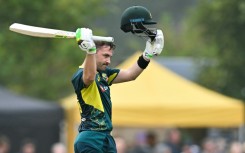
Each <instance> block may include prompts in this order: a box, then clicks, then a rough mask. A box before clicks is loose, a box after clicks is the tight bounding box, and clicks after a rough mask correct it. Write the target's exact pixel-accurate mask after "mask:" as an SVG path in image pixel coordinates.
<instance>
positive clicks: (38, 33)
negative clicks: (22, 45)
mask: <svg viewBox="0 0 245 153" xmlns="http://www.w3.org/2000/svg"><path fill="white" fill-rule="evenodd" d="M9 30H11V31H13V32H17V33H20V34H24V35H29V36H34V37H43V38H76V33H75V32H71V31H64V30H57V29H49V28H42V27H36V26H30V25H25V24H20V23H13V24H12V25H10V27H9ZM92 39H93V40H94V41H106V42H113V41H114V39H113V37H103V36H92Z"/></svg>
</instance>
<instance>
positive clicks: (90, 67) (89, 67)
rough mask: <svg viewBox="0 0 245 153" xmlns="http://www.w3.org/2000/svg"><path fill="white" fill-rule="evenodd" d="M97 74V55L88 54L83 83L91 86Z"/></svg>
mask: <svg viewBox="0 0 245 153" xmlns="http://www.w3.org/2000/svg"><path fill="white" fill-rule="evenodd" d="M96 73H97V68H96V59H95V54H87V55H86V58H85V61H84V70H83V82H84V83H85V85H86V86H89V85H90V84H91V83H92V82H93V81H94V79H95V75H96Z"/></svg>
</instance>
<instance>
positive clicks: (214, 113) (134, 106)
mask: <svg viewBox="0 0 245 153" xmlns="http://www.w3.org/2000/svg"><path fill="white" fill-rule="evenodd" d="M138 56H139V53H136V54H135V55H134V56H132V57H131V58H130V59H128V60H127V61H126V62H124V63H122V64H121V65H120V66H119V67H120V68H127V67H128V66H130V65H131V64H132V63H134V62H135V61H136V60H137V58H138ZM111 98H112V102H113V124H114V125H116V126H126V127H128V126H130V127H137V126H146V127H163V126H177V127H237V126H240V125H242V124H243V122H244V106H243V103H242V102H241V101H239V100H237V99H233V98H230V97H227V96H224V95H221V94H219V93H216V92H214V91H211V90H209V89H206V88H204V87H201V86H199V85H197V84H195V83H193V82H190V81H188V80H186V79H183V78H182V77H180V76H178V75H177V74H175V73H173V72H171V71H170V70H168V69H166V68H164V67H163V66H161V65H159V64H158V63H156V62H155V61H151V62H150V64H149V66H148V67H147V68H146V69H145V71H144V72H143V73H142V74H141V75H140V76H139V77H138V78H137V79H136V80H135V81H132V82H128V83H123V84H115V85H112V86H111Z"/></svg>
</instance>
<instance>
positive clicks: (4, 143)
mask: <svg viewBox="0 0 245 153" xmlns="http://www.w3.org/2000/svg"><path fill="white" fill-rule="evenodd" d="M37 145H38V144H36V143H35V142H34V141H33V140H31V139H25V140H23V141H22V143H21V146H20V148H19V151H18V152H17V153H37V151H36V146H37ZM10 148H11V143H10V141H9V139H8V137H6V136H0V153H10ZM50 152H51V153H67V149H66V146H65V145H64V144H63V143H61V142H57V143H54V144H53V145H52V146H51V148H50Z"/></svg>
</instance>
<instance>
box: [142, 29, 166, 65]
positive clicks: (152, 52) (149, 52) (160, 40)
mask: <svg viewBox="0 0 245 153" xmlns="http://www.w3.org/2000/svg"><path fill="white" fill-rule="evenodd" d="M163 47H164V36H163V33H162V30H159V29H158V30H157V35H156V37H155V39H154V40H153V41H152V42H151V39H150V38H149V39H148V40H147V41H146V47H145V51H144V52H143V56H144V58H146V59H148V60H150V59H151V58H152V57H153V56H157V55H159V54H161V52H162V50H163Z"/></svg>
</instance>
